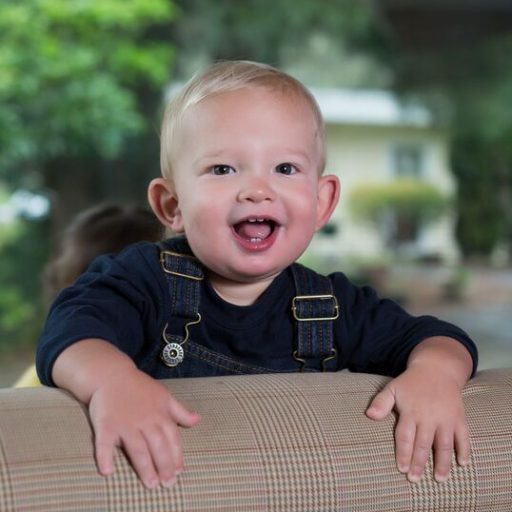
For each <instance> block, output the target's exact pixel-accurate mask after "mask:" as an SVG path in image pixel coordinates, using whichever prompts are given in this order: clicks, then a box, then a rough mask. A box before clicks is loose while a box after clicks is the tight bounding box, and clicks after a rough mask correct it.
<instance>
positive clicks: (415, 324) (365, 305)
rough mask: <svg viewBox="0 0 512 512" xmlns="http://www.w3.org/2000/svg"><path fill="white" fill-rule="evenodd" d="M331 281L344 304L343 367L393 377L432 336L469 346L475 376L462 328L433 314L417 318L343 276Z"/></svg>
mask: <svg viewBox="0 0 512 512" xmlns="http://www.w3.org/2000/svg"><path fill="white" fill-rule="evenodd" d="M330 277H331V279H332V280H333V285H334V289H335V293H336V294H337V296H338V301H339V302H340V306H341V318H340V322H339V323H338V324H337V325H336V327H335V332H336V339H338V340H340V341H339V343H340V347H339V348H340V351H341V364H342V365H343V367H344V368H348V369H349V370H351V371H355V372H367V373H378V374H381V375H388V376H392V377H394V376H397V375H399V374H400V373H402V372H403V371H404V370H405V368H406V365H407V359H408V357H409V354H410V353H411V352H412V350H413V349H414V347H415V346H416V345H418V344H419V343H421V342H422V341H423V340H425V339H426V338H429V337H431V336H446V337H449V338H453V339H455V340H457V341H458V342H460V343H462V344H463V345H464V346H465V347H466V349H467V350H468V352H469V353H470V355H471V358H472V360H473V373H472V374H473V375H474V373H475V371H476V368H477V364H478V352H477V348H476V345H475V343H474V342H473V340H472V339H471V338H470V337H469V336H468V334H467V333H466V332H464V331H463V330H462V329H460V328H459V327H457V326H455V325H453V324H451V323H449V322H445V321H443V320H440V319H438V318H436V317H433V316H428V315H423V316H413V315H411V314H409V313H408V312H407V311H405V310H404V309H403V308H402V307H401V306H400V305H399V304H397V303H396V302H394V301H392V300H390V299H382V298H380V297H379V296H378V295H377V293H376V292H375V290H374V289H373V288H371V287H369V286H363V287H358V286H355V285H354V284H352V283H351V282H350V281H349V280H348V279H347V278H346V276H345V275H344V274H342V273H336V274H332V275H331V276H330Z"/></svg>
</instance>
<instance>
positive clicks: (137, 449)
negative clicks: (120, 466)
mask: <svg viewBox="0 0 512 512" xmlns="http://www.w3.org/2000/svg"><path fill="white" fill-rule="evenodd" d="M89 411H90V416H91V421H92V425H93V428H94V431H95V435H96V440H95V451H96V461H97V464H98V469H99V471H100V473H101V474H103V475H109V474H111V473H112V472H113V471H114V464H113V460H114V449H115V447H116V446H121V447H122V448H123V449H124V451H125V453H126V455H127V456H128V458H129V459H130V461H131V463H132V465H133V467H134V469H135V471H136V473H137V474H138V476H139V478H140V479H141V480H142V482H143V483H144V485H145V486H146V487H148V488H150V489H153V488H155V487H157V486H158V485H159V484H162V485H163V486H165V487H169V486H171V485H173V484H174V482H175V481H176V477H177V475H178V474H179V473H180V472H181V471H182V470H183V451H182V445H181V438H180V432H179V428H178V427H179V426H182V427H192V426H194V425H196V424H197V423H198V422H199V421H200V416H199V415H198V414H196V413H192V412H189V411H188V410H187V409H185V407H183V405H181V404H180V403H179V402H178V401H177V400H176V399H175V398H174V397H173V396H172V395H171V394H170V393H169V391H167V389H166V388H165V386H164V385H163V384H161V383H160V382H158V381H157V380H155V379H153V378H152V377H149V376H148V375H146V374H144V373H142V372H140V371H139V370H137V369H135V368H134V369H133V370H131V371H130V373H129V374H125V375H123V377H122V378H112V379H110V380H108V381H107V382H106V383H104V385H102V386H101V387H99V388H98V389H97V390H96V391H95V392H94V394H93V395H92V397H91V400H90V403H89Z"/></svg>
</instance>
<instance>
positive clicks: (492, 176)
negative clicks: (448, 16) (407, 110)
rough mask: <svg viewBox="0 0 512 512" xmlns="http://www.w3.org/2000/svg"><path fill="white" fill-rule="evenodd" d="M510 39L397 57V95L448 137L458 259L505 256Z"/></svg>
mask: <svg viewBox="0 0 512 512" xmlns="http://www.w3.org/2000/svg"><path fill="white" fill-rule="evenodd" d="M511 51H512V35H510V34H507V33H505V34H500V35H498V36H495V37H493V36H492V35H489V36H488V37H487V38H486V39H479V40H475V41H472V40H466V41H463V42H462V43H460V44H455V45H453V46H451V47H446V48H443V51H442V52H440V51H435V50H432V51H428V50H427V51H424V52H422V53H417V52H414V53H409V54H408V53H406V52H403V51H402V52H396V53H395V55H394V58H393V66H394V68H395V71H396V75H395V76H396V84H397V88H398V89H399V90H400V91H402V92H404V93H405V94H414V95H416V96H421V97H422V99H423V100H424V101H426V102H427V103H429V104H430V106H431V107H432V110H433V111H434V112H435V113H436V115H437V118H438V119H439V121H440V122H443V123H446V124H447V125H448V126H449V127H450V130H451V133H452V144H451V155H452V167H453V171H454V173H455V175H456V176H457V178H458V191H459V193H458V213H459V222H458V227H457V234H458V238H459V241H460V243H461V247H462V249H463V252H464V253H465V254H466V255H468V256H471V255H477V256H482V255H483V256H487V255H489V253H490V252H491V251H492V249H493V248H494V247H495V246H496V245H497V244H498V243H503V244H507V245H508V246H509V248H512V145H511V144H510V141H511V140H512V108H511V105H512V64H511V63H510V59H509V58H508V56H509V54H510V52H511Z"/></svg>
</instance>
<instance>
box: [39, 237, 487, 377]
mask: <svg viewBox="0 0 512 512" xmlns="http://www.w3.org/2000/svg"><path fill="white" fill-rule="evenodd" d="M159 251H160V249H159V247H158V246H157V245H156V244H152V243H147V242H143V243H139V244H135V245H133V246H131V247H129V248H127V249H126V250H124V251H123V252H122V253H120V254H119V255H117V256H113V255H110V256H102V257H100V258H98V259H97V260H96V261H95V262H94V263H93V264H92V265H91V266H90V267H89V269H88V271H87V272H86V273H85V274H83V275H82V276H81V277H80V278H79V279H78V280H77V281H76V283H75V284H74V285H73V286H71V287H69V288H66V289H65V290H63V291H62V292H61V293H60V294H59V296H58V297H57V299H56V301H55V302H54V304H53V305H52V307H51V309H50V311H49V314H48V318H47V321H46V324H45V326H44V330H43V332H42V334H41V337H40V340H39V344H38V347H37V358H36V362H37V371H38V374H39V377H40V379H41V382H42V383H43V384H47V385H53V382H52V378H51V372H52V367H53V364H54V362H55V360H56V358H57V357H58V355H59V354H60V353H61V352H62V351H63V350H64V349H65V348H67V347H69V346H70V345H71V344H73V343H75V342H77V341H79V340H83V339H87V338H100V339H104V340H107V341H109V342H110V343H112V344H114V345H115V346H116V347H118V348H119V349H120V350H122V351H123V352H125V353H126V354H127V355H128V356H130V357H131V358H132V359H133V360H134V361H135V363H136V364H137V365H138V366H139V367H140V368H141V369H142V370H144V371H146V372H147V373H149V374H150V375H152V376H154V377H157V378H172V377H176V376H180V374H179V371H178V373H176V370H175V369H172V368H167V367H166V366H165V365H164V364H163V363H162V362H161V361H160V359H159V357H158V355H159V352H160V350H161V348H162V332H163V330H164V329H165V326H166V324H167V323H168V322H169V311H170V300H171V297H170V293H169V290H168V286H167V282H166V279H165V277H164V273H163V270H162V267H161V264H160V260H159ZM329 278H330V279H331V282H332V285H333V290H334V294H335V296H336V298H337V300H338V303H339V305H340V309H341V314H340V316H339V318H338V319H336V320H335V321H334V342H335V347H336V349H337V352H338V357H337V360H336V367H335V368H334V369H335V370H342V369H349V370H351V371H355V372H367V373H378V374H382V375H389V376H396V375H398V374H399V373H401V372H402V371H403V370H404V369H405V366H406V363H407V359H408V357H409V354H410V353H411V351H412V349H413V348H414V347H415V346H416V345H417V344H418V343H420V342H421V341H422V340H424V339H425V338H428V337H430V336H448V337H451V338H454V339H456V340H458V341H459V342H460V343H462V344H463V345H464V346H465V347H466V348H467V349H468V351H469V353H470V354H471V357H472V359H473V372H474V371H475V369H476V364H477V350H476V347H475V345H474V343H473V342H472V340H471V339H470V338H469V336H468V335H467V334H466V333H465V332H464V331H462V330H461V329H459V328H458V327H456V326H454V325H452V324H450V323H447V322H444V321H441V320H439V319H437V318H435V317H432V316H417V317H415V316H412V315H410V314H408V313H407V312H406V311H405V310H404V309H403V308H402V307H400V306H399V305H398V304H396V303H395V302H393V301H391V300H389V299H381V298H379V297H378V296H377V294H376V292H375V291H374V290H373V289H372V288H370V287H366V286H364V287H358V286H355V285H354V284H352V283H351V282H350V281H349V280H348V279H347V277H346V276H345V275H344V274H343V273H341V272H336V273H333V274H331V275H330V276H329ZM200 286H201V290H200V312H201V316H202V320H201V322H200V323H199V324H197V325H195V326H193V327H191V342H190V343H192V344H200V345H201V346H202V347H205V350H206V351H208V352H211V353H214V354H220V357H221V358H226V360H228V359H229V360H231V359H233V360H236V361H240V362H241V363H242V364H244V365H250V366H251V367H255V368H258V367H261V368H266V369H268V371H298V370H299V368H300V365H299V364H298V362H297V361H296V360H295V359H294V358H293V351H294V346H295V321H294V319H293V315H292V311H291V304H292V299H293V297H294V296H295V295H296V292H295V285H294V281H293V278H292V273H291V270H290V269H289V268H288V269H285V270H284V271H283V272H282V273H281V274H280V275H279V276H278V277H276V278H275V279H274V281H273V282H272V283H271V285H270V286H269V287H268V288H267V289H266V290H265V292H264V293H263V294H262V295H261V296H260V297H259V298H258V300H257V301H256V303H255V304H253V305H250V306H236V305H233V304H230V303H228V302H226V301H224V300H223V299H222V298H220V297H219V296H218V295H217V293H216V292H215V290H214V289H213V288H212V287H211V285H210V284H209V282H208V279H205V280H204V281H202V282H201V285H200ZM188 376H191V375H188ZM196 376H200V375H196Z"/></svg>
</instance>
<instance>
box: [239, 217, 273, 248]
mask: <svg viewBox="0 0 512 512" xmlns="http://www.w3.org/2000/svg"><path fill="white" fill-rule="evenodd" d="M276 227H277V222H276V221H274V220H272V219H269V218H265V217H250V218H247V219H245V220H243V221H241V222H238V223H237V224H235V225H234V226H233V229H234V230H235V233H236V234H237V235H238V236H239V237H240V238H242V239H244V240H245V241H247V242H250V243H253V244H257V243H261V242H264V241H265V240H267V239H268V238H270V237H271V236H272V234H273V233H274V231H275V229H276Z"/></svg>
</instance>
